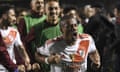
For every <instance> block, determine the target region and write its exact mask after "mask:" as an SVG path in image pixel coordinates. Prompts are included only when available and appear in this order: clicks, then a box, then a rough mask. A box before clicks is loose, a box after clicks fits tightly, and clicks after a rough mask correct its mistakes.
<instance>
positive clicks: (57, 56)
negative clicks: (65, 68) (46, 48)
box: [55, 54, 61, 64]
mask: <svg viewBox="0 0 120 72" xmlns="http://www.w3.org/2000/svg"><path fill="white" fill-rule="evenodd" d="M60 61H61V56H60V55H59V54H56V55H55V63H57V64H58V63H60Z"/></svg>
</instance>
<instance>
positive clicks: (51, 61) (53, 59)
mask: <svg viewBox="0 0 120 72" xmlns="http://www.w3.org/2000/svg"><path fill="white" fill-rule="evenodd" d="M47 61H48V63H50V64H55V63H56V62H55V55H51V56H49V57H48V59H47Z"/></svg>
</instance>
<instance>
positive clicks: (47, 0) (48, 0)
mask: <svg viewBox="0 0 120 72" xmlns="http://www.w3.org/2000/svg"><path fill="white" fill-rule="evenodd" d="M51 1H55V2H59V0H45V3H48V2H51Z"/></svg>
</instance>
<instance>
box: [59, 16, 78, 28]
mask: <svg viewBox="0 0 120 72" xmlns="http://www.w3.org/2000/svg"><path fill="white" fill-rule="evenodd" d="M69 19H75V20H76V22H77V19H76V18H74V17H72V16H71V15H64V16H63V17H62V18H61V20H60V27H63V24H65V23H64V21H65V20H69Z"/></svg>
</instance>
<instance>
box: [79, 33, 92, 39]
mask: <svg viewBox="0 0 120 72" xmlns="http://www.w3.org/2000/svg"><path fill="white" fill-rule="evenodd" d="M79 37H80V38H89V37H91V36H90V35H89V34H86V33H83V34H80V35H79Z"/></svg>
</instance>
